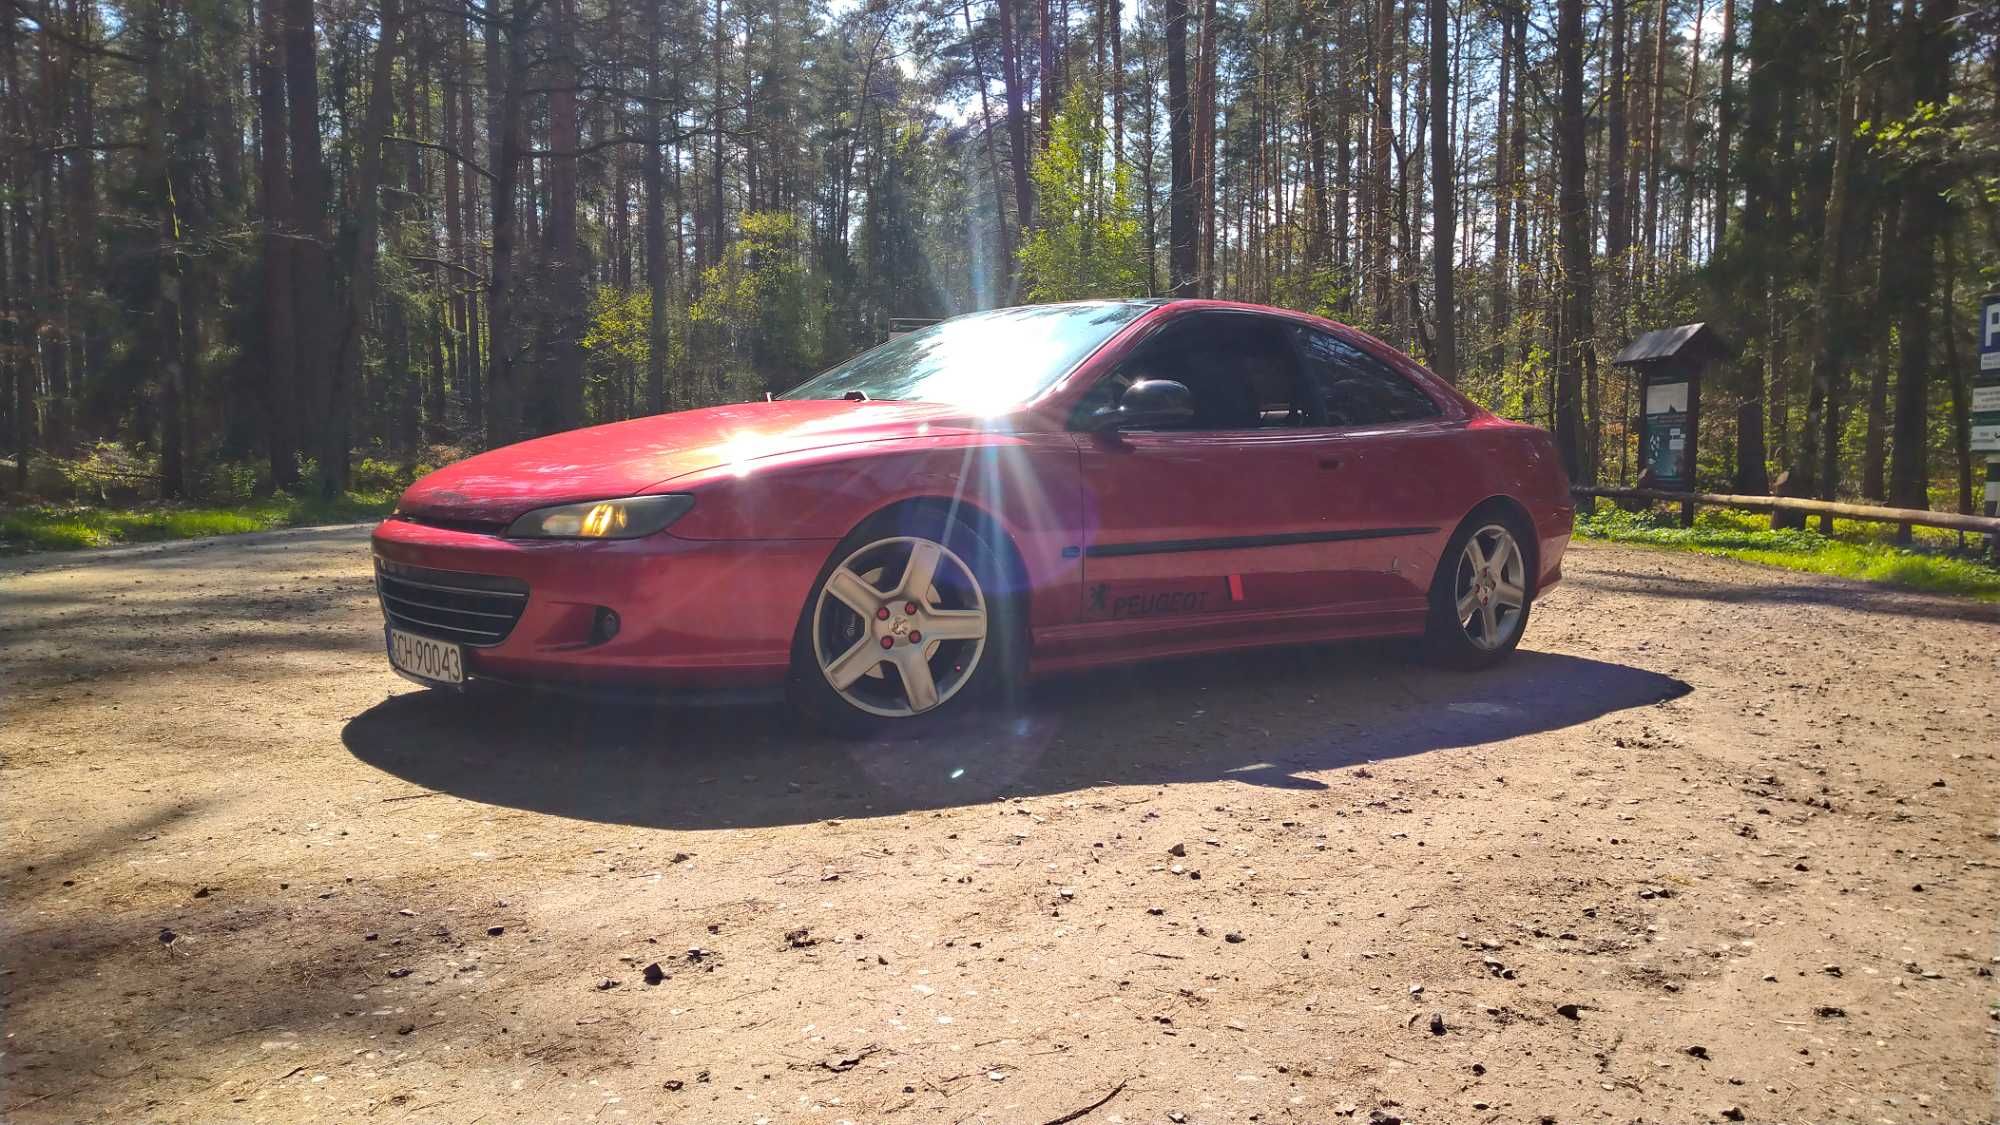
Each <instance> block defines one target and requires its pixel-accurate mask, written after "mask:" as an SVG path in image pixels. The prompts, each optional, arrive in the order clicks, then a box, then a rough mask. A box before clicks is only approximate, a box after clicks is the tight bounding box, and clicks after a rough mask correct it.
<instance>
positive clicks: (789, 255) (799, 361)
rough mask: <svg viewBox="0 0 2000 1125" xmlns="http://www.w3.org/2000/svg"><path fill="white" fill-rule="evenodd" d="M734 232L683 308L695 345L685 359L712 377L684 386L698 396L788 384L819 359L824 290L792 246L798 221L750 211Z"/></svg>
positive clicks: (798, 235)
mask: <svg viewBox="0 0 2000 1125" xmlns="http://www.w3.org/2000/svg"><path fill="white" fill-rule="evenodd" d="M739 231H740V237H739V238H738V239H737V241H736V242H735V243H733V244H732V245H731V246H730V249H729V253H728V254H727V255H726V256H724V258H723V259H722V261H721V262H720V263H719V264H717V265H714V266H711V267H709V268H708V269H707V270H706V271H704V272H703V274H702V285H701V294H700V296H698V297H697V298H695V301H694V304H693V305H692V306H691V307H690V308H689V309H688V323H689V327H690V329H691V330H692V333H693V334H694V337H695V341H696V344H697V347H696V348H695V349H694V354H693V356H692V357H691V358H693V360H694V361H695V362H696V363H697V364H699V365H701V366H702V367H706V368H708V373H709V377H710V378H711V379H712V380H713V382H712V383H710V384H708V385H706V386H697V387H694V388H690V390H691V391H692V393H693V395H694V398H695V401H696V402H697V403H703V402H727V401H732V400H734V399H740V398H743V397H746V396H747V395H749V394H753V393H755V392H756V390H757V389H759V387H760V386H761V385H764V384H772V385H789V384H790V383H792V382H796V381H797V380H798V378H799V377H800V376H802V375H803V374H805V373H806V371H807V370H808V369H809V368H810V367H811V366H812V365H813V364H814V363H815V362H817V360H818V358H819V331H820V329H821V327H822V323H823V320H822V317H821V316H820V314H819V308H820V304H821V301H822V300H823V297H822V293H821V290H820V287H819V286H817V285H815V284H814V283H813V279H812V277H811V275H810V273H809V272H808V271H807V269H806V267H805V265H804V263H803V262H802V261H801V259H800V256H799V253H798V247H799V244H800V242H801V240H802V239H803V238H804V237H805V228H804V224H803V223H801V222H800V221H799V218H798V216H796V215H794V214H791V213H790V212H786V211H749V212H745V213H744V214H743V216H742V219H741V222H740V225H739ZM746 360H747V361H748V362H747V366H746V363H745V361H746Z"/></svg>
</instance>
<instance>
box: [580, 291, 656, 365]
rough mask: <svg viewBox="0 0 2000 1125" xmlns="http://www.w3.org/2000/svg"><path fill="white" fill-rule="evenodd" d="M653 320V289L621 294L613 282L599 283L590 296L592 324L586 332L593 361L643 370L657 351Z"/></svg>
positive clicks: (587, 350)
mask: <svg viewBox="0 0 2000 1125" xmlns="http://www.w3.org/2000/svg"><path fill="white" fill-rule="evenodd" d="M652 320H653V294H652V291H651V290H649V289H634V290H632V291H631V292H629V293H620V292H619V291H618V290H617V289H614V288H612V287H611V286H609V285H600V286H598V287H597V291H596V292H595V293H593V294H591V297H590V325H589V327H587V328H585V329H584V332H583V350H584V352H585V353H586V354H587V355H588V356H589V362H590V363H591V364H592V365H593V366H598V365H607V364H618V365H623V366H625V367H627V368H630V369H632V370H643V369H644V368H645V366H646V362H647V360H649V359H651V358H652V354H653V340H652V335H651V329H652Z"/></svg>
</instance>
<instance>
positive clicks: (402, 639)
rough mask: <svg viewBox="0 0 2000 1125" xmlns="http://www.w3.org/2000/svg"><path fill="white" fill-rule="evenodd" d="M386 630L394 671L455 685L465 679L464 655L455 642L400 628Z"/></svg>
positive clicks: (390, 660) (424, 679)
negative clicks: (421, 635) (406, 631)
mask: <svg viewBox="0 0 2000 1125" xmlns="http://www.w3.org/2000/svg"><path fill="white" fill-rule="evenodd" d="M388 632H389V666H390V667H392V668H394V669H396V671H398V672H401V673H403V674H404V675H407V676H412V677H414V678H416V679H419V680H422V681H424V682H425V683H432V684H450V685H453V686H457V685H459V684H463V683H464V682H465V657H464V655H463V654H462V653H461V652H460V650H459V647H458V646H457V645H455V644H452V643H451V642H450V641H439V640H433V639H432V638H430V637H420V636H418V635H417V634H415V633H405V632H403V631H402V630H401V629H390V630H389V631H388Z"/></svg>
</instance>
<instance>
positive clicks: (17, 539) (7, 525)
mask: <svg viewBox="0 0 2000 1125" xmlns="http://www.w3.org/2000/svg"><path fill="white" fill-rule="evenodd" d="M395 503H396V490H394V489H384V490H381V491H375V492H349V493H346V494H344V495H342V496H340V497H339V498H338V499H334V500H321V499H317V498H314V499H305V498H303V497H298V496H292V495H288V494H280V495H278V496H273V497H271V498H269V499H264V500H252V501H248V502H246V503H242V504H223V505H191V504H169V503H152V504H140V505H135V506H132V507H124V508H114V507H95V506H91V505H85V504H33V505H27V506H24V507H18V508H0V551H5V552H20V551H73V550H77V549H79V548H83V547H109V546H115V545H117V544H121V543H156V542H162V541H165V540H169V539H201V538H204V537H206V536H210V535H237V534H241V533H243V532H246V531H271V530H274V529H276V528H282V527H312V526H315V525H318V524H329V523H357V522H360V521H362V520H370V519H379V518H381V517H383V516H385V515H388V514H389V509H390V508H392V507H394V506H395Z"/></svg>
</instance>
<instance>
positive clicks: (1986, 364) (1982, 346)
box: [1979, 293, 2000, 375]
mask: <svg viewBox="0 0 2000 1125" xmlns="http://www.w3.org/2000/svg"><path fill="white" fill-rule="evenodd" d="M1979 327H1980V331H1979V373H1980V374H1981V375H1987V374H2000V293H1989V294H1987V295H1986V308H1985V310H1984V315H1982V316H1981V317H1980V318H1979Z"/></svg>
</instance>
